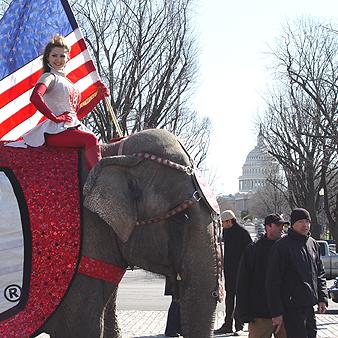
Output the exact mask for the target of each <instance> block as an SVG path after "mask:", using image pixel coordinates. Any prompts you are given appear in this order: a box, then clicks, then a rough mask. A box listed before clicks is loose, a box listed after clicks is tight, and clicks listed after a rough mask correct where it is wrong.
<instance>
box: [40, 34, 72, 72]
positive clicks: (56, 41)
mask: <svg viewBox="0 0 338 338" xmlns="http://www.w3.org/2000/svg"><path fill="white" fill-rule="evenodd" d="M54 47H61V48H64V49H65V50H66V52H67V53H68V54H69V52H70V46H69V45H68V44H67V43H66V39H65V38H64V37H63V36H61V35H55V36H54V37H53V38H52V40H51V41H50V42H48V44H47V46H46V47H45V50H44V52H43V57H42V64H43V72H44V73H46V72H50V67H49V65H48V57H49V54H50V53H51V51H52V49H53V48H54Z"/></svg>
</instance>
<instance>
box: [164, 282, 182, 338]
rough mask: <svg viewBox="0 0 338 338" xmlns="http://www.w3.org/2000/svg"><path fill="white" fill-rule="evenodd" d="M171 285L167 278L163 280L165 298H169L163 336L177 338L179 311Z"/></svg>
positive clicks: (178, 304)
mask: <svg viewBox="0 0 338 338" xmlns="http://www.w3.org/2000/svg"><path fill="white" fill-rule="evenodd" d="M171 284H172V283H171V282H170V280H169V278H166V280H165V290H164V295H165V296H171V304H170V306H169V310H168V316H167V323H166V327H165V333H164V335H165V336H166V337H179V336H180V334H181V311H180V303H179V301H178V300H177V299H176V297H175V295H174V292H173V288H172V285H171Z"/></svg>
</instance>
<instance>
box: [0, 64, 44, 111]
mask: <svg viewBox="0 0 338 338" xmlns="http://www.w3.org/2000/svg"><path fill="white" fill-rule="evenodd" d="M40 75H41V70H38V71H37V72H35V73H34V74H32V75H31V76H29V77H27V78H25V79H24V80H22V81H21V82H19V83H18V84H16V85H15V86H13V87H12V88H9V89H7V90H6V91H5V92H3V93H2V94H0V109H1V108H2V107H4V106H5V105H6V104H8V103H9V102H11V101H13V100H15V99H16V98H17V97H18V96H20V95H22V94H23V93H25V92H26V91H27V90H30V89H32V87H33V86H34V85H35V83H36V82H37V81H38V79H39V77H40ZM32 84H33V85H32Z"/></svg>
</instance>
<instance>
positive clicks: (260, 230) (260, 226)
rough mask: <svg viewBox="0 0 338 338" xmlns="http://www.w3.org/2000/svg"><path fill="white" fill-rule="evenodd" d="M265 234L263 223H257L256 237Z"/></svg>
mask: <svg viewBox="0 0 338 338" xmlns="http://www.w3.org/2000/svg"><path fill="white" fill-rule="evenodd" d="M264 234H265V227H264V224H258V226H257V238H260V237H262V236H263V235H264Z"/></svg>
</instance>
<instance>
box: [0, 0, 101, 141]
mask: <svg viewBox="0 0 338 338" xmlns="http://www.w3.org/2000/svg"><path fill="white" fill-rule="evenodd" d="M56 34H60V35H63V36H65V37H66V41H67V43H68V44H69V45H70V46H71V52H70V57H71V59H70V61H69V62H68V64H67V66H66V75H67V77H68V78H69V79H70V80H71V81H72V82H73V83H76V86H77V87H78V89H79V90H80V91H81V95H82V98H81V99H82V102H83V101H85V100H87V99H88V98H90V97H91V96H93V95H94V94H95V93H96V90H97V84H98V81H99V80H100V78H99V76H98V74H97V72H96V69H95V66H94V63H93V61H92V59H91V57H90V54H89V52H88V50H87V47H86V43H85V41H84V38H83V35H82V33H81V31H80V29H79V27H78V25H77V23H76V21H75V17H74V15H73V13H72V11H71V8H70V6H69V3H68V2H67V0H13V1H12V2H11V3H10V5H9V7H8V9H7V11H6V12H5V14H4V15H3V17H2V18H1V20H0V46H1V48H0V139H1V140H16V139H18V138H19V137H20V136H22V135H23V134H24V133H26V132H28V131H29V130H31V129H32V128H33V127H35V126H36V125H37V124H38V123H39V122H41V118H42V114H41V113H40V112H38V111H37V110H36V109H35V107H34V106H33V104H32V103H30V100H29V98H30V95H31V92H32V90H33V87H34V85H35V84H36V82H37V80H38V78H39V77H40V75H41V74H42V53H43V50H44V47H45V46H46V44H47V43H48V42H49V41H50V40H51V38H52V37H53V36H54V35H56Z"/></svg>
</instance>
